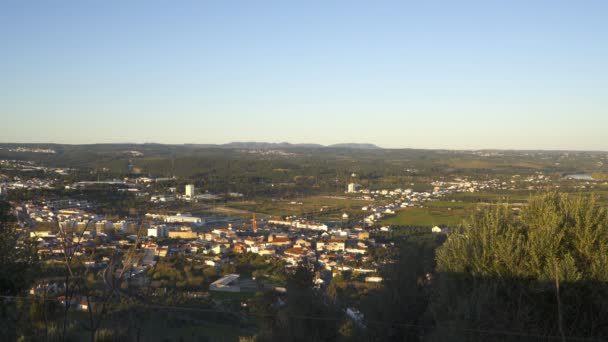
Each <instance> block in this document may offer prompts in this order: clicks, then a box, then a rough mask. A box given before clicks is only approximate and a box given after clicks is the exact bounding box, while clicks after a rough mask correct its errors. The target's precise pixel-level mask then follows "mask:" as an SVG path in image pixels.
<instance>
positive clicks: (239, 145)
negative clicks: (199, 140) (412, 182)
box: [190, 141, 381, 150]
mask: <svg viewBox="0 0 608 342" xmlns="http://www.w3.org/2000/svg"><path fill="white" fill-rule="evenodd" d="M190 146H201V147H202V146H204V147H221V148H234V149H247V150H266V149H278V148H282V149H289V148H350V149H359V150H377V149H381V147H379V146H377V145H374V144H357V143H344V144H333V145H327V146H325V145H321V144H292V143H288V142H280V143H268V142H257V141H247V142H240V141H235V142H231V143H227V144H219V145H212V144H205V145H199V144H190Z"/></svg>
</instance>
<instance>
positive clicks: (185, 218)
mask: <svg viewBox="0 0 608 342" xmlns="http://www.w3.org/2000/svg"><path fill="white" fill-rule="evenodd" d="M165 222H167V223H197V224H202V223H203V219H202V218H200V217H196V216H190V215H182V214H177V215H167V216H165Z"/></svg>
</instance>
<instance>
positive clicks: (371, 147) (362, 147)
mask: <svg viewBox="0 0 608 342" xmlns="http://www.w3.org/2000/svg"><path fill="white" fill-rule="evenodd" d="M327 147H333V148H354V149H359V150H379V149H382V147H380V146H378V145H374V144H357V143H344V144H333V145H329V146H327Z"/></svg>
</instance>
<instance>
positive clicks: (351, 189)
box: [347, 183, 357, 194]
mask: <svg viewBox="0 0 608 342" xmlns="http://www.w3.org/2000/svg"><path fill="white" fill-rule="evenodd" d="M356 191H357V184H355V183H348V190H347V192H348V193H349V194H352V193H354V192H356Z"/></svg>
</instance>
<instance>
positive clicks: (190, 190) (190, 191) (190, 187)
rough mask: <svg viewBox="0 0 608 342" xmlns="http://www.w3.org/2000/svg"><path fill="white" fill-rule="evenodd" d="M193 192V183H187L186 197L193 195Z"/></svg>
mask: <svg viewBox="0 0 608 342" xmlns="http://www.w3.org/2000/svg"><path fill="white" fill-rule="evenodd" d="M194 192H195V189H194V184H187V185H186V197H188V198H192V197H194Z"/></svg>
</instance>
